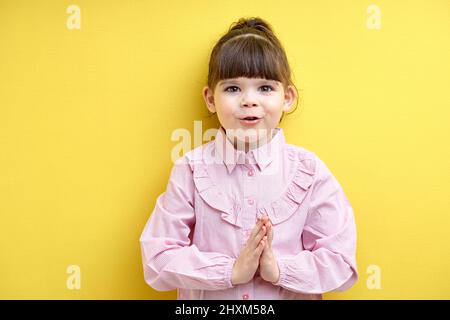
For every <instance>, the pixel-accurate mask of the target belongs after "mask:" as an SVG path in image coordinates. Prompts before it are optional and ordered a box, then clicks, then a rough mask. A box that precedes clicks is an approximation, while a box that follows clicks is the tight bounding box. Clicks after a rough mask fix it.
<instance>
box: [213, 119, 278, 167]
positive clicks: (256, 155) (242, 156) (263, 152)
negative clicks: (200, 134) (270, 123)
mask: <svg viewBox="0 0 450 320" xmlns="http://www.w3.org/2000/svg"><path fill="white" fill-rule="evenodd" d="M214 143H215V149H216V151H217V154H218V156H219V157H220V160H221V161H223V163H224V164H225V165H226V167H227V170H228V173H230V174H231V173H232V172H233V170H234V168H235V167H236V165H237V164H244V165H245V164H256V165H257V166H258V169H259V170H260V171H263V170H264V169H265V168H266V167H267V166H268V165H269V164H270V163H271V162H272V161H273V160H274V158H275V157H277V156H279V155H280V154H281V151H282V149H283V148H284V147H285V144H286V140H285V137H284V132H283V129H282V128H278V127H277V128H274V134H273V137H272V139H271V140H270V141H269V142H268V143H265V144H263V145H261V146H258V147H257V148H255V149H252V150H250V151H248V152H247V153H245V152H244V151H241V150H236V149H235V147H234V146H233V143H232V142H231V141H230V140H229V138H228V137H227V135H226V133H225V129H224V128H223V127H222V126H221V127H220V128H219V130H218V131H217V134H216V138H215V142H214Z"/></svg>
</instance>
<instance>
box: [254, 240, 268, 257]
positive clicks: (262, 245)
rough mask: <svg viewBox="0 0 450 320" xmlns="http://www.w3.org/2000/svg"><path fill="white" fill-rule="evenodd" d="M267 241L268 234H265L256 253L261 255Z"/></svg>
mask: <svg viewBox="0 0 450 320" xmlns="http://www.w3.org/2000/svg"><path fill="white" fill-rule="evenodd" d="M266 243H267V236H264V238H263V239H262V240H261V241H260V242H259V244H258V246H257V247H256V253H257V254H258V255H261V253H262V252H263V250H264V248H265V246H266Z"/></svg>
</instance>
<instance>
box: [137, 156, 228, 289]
mask: <svg viewBox="0 0 450 320" xmlns="http://www.w3.org/2000/svg"><path fill="white" fill-rule="evenodd" d="M194 188H195V187H194V184H193V179H192V171H191V168H190V166H189V164H188V163H187V160H185V159H184V157H182V158H180V159H179V160H178V161H177V162H176V163H175V165H174V166H173V168H172V171H171V174H170V179H169V182H168V184H167V189H166V191H165V192H164V193H163V194H161V195H160V196H159V197H158V198H157V200H156V206H155V208H154V210H153V212H152V214H151V216H150V218H149V220H148V221H147V223H146V225H145V228H144V231H143V232H142V235H141V237H140V244H141V253H142V262H143V267H144V278H145V281H146V282H147V283H148V284H149V285H150V286H151V287H152V288H153V289H155V290H158V291H169V290H174V289H177V288H183V289H202V290H221V289H227V288H231V287H233V285H232V284H231V272H232V268H233V264H234V262H235V259H233V258H231V257H229V256H227V255H225V254H222V253H217V252H201V251H200V250H199V249H198V247H197V246H196V245H195V244H192V234H193V231H194V228H195V222H196V219H195V211H194Z"/></svg>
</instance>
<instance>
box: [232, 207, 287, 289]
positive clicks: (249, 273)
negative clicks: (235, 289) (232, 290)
mask: <svg viewBox="0 0 450 320" xmlns="http://www.w3.org/2000/svg"><path fill="white" fill-rule="evenodd" d="M272 240H273V226H272V223H271V221H270V220H269V218H268V217H267V216H263V217H262V218H261V219H258V220H257V223H256V225H255V227H254V228H253V230H252V232H251V234H250V237H249V239H248V240H247V243H246V245H245V246H244V248H243V249H242V250H241V252H240V254H239V257H238V258H237V259H236V262H235V263H234V266H233V272H232V276H231V283H232V284H233V285H237V284H240V283H247V282H248V281H250V280H251V279H253V277H254V275H255V273H256V272H257V270H258V269H259V275H260V276H261V278H262V279H264V280H265V281H268V282H272V283H275V282H277V281H278V278H279V276H280V271H279V269H278V263H277V259H276V257H275V255H274V253H273V250H272Z"/></svg>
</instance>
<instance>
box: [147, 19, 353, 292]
mask: <svg viewBox="0 0 450 320" xmlns="http://www.w3.org/2000/svg"><path fill="white" fill-rule="evenodd" d="M294 88H295V86H294V85H293V83H292V80H291V72H290V68H289V65H288V61H287V58H286V54H285V52H284V49H283V47H282V45H281V44H280V42H279V40H278V39H277V37H276V36H275V35H274V33H273V31H272V28H271V27H270V25H269V24H268V23H267V22H265V21H264V20H262V19H260V18H252V19H240V20H239V21H238V22H237V23H235V24H234V25H232V26H231V28H230V29H229V31H228V32H227V33H226V34H225V35H224V36H222V38H221V39H220V40H219V41H218V43H217V44H216V45H215V47H214V48H213V51H212V53H211V58H210V63H209V75H208V85H207V86H206V87H205V88H204V90H203V96H204V98H205V101H206V104H207V107H208V109H209V111H210V112H212V113H217V116H218V119H219V122H220V124H221V127H220V128H219V130H218V132H217V135H216V137H215V140H213V141H210V142H208V143H206V144H203V145H202V146H200V147H198V148H195V149H193V150H191V151H190V152H187V153H186V154H185V155H184V156H183V157H181V158H180V159H178V160H177V161H176V162H175V165H174V166H173V168H172V171H171V174H170V179H169V182H168V184H167V189H166V191H165V192H164V193H163V194H161V195H160V196H159V197H158V198H157V200H156V206H155V208H154V210H153V213H152V215H151V216H150V219H149V220H148V222H147V224H146V226H145V228H144V231H143V233H142V235H141V238H140V243H141V249H142V260H143V265H144V277H145V281H146V282H147V283H148V284H149V285H150V286H151V287H152V288H154V289H155V290H158V291H167V290H174V289H178V299H180V300H182V299H322V293H324V292H330V291H343V290H346V289H348V288H350V287H351V286H352V285H353V284H354V283H355V282H356V281H357V278H358V272H357V269H356V261H355V251H356V228H355V222H354V216H353V209H352V207H351V205H350V203H349V201H348V199H347V197H346V195H345V194H344V192H343V190H342V188H341V186H340V184H339V183H338V181H337V180H336V178H335V177H334V176H333V175H332V173H331V172H330V170H329V169H328V168H327V166H326V165H325V164H324V162H323V161H322V160H321V159H319V158H318V157H317V155H315V154H314V153H313V152H311V151H308V150H306V149H305V148H303V147H300V146H295V145H291V144H287V143H286V141H285V137H284V133H283V130H282V129H281V128H279V127H278V124H279V123H280V121H281V119H280V118H282V116H283V114H284V112H287V111H290V110H291V105H292V103H293V101H294V100H295V98H296V97H297V94H296V90H295V89H294Z"/></svg>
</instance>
